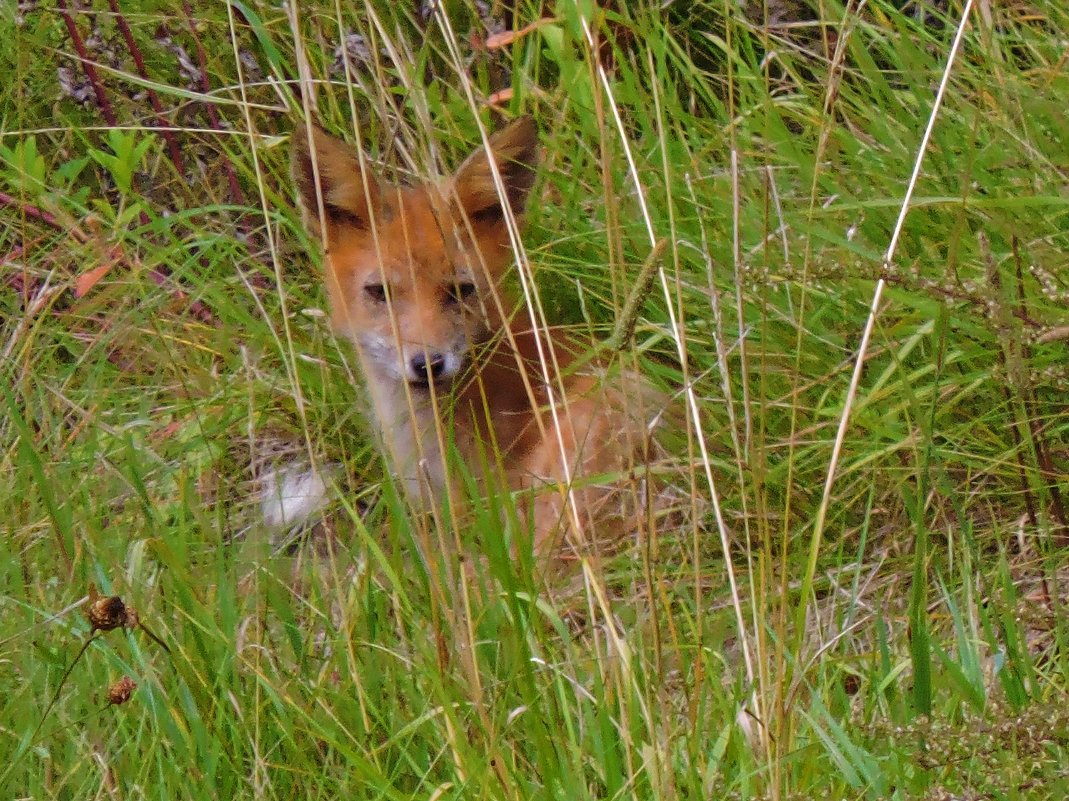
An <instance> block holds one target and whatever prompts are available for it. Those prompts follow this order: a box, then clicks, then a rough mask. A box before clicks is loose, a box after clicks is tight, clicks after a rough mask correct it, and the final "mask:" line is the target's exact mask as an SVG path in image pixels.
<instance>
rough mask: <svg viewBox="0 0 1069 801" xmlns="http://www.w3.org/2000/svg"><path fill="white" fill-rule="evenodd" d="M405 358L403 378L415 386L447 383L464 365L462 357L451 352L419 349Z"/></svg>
mask: <svg viewBox="0 0 1069 801" xmlns="http://www.w3.org/2000/svg"><path fill="white" fill-rule="evenodd" d="M406 350H407V349H406ZM405 356H406V358H405V377H406V378H407V379H408V382H409V383H410V384H415V385H417V386H430V385H431V384H438V383H445V382H448V381H450V380H452V379H453V378H455V377H456V375H457V373H459V372H460V368H461V366H462V365H463V363H464V359H463V357H462V355H461V354H459V353H457V352H455V351H452V350H448V351H436V350H428V349H420V350H417V351H416V352H415V353H412V354H411V355H409V354H407V353H406V354H405Z"/></svg>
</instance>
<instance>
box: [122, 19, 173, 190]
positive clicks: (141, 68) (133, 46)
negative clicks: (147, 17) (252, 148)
mask: <svg viewBox="0 0 1069 801" xmlns="http://www.w3.org/2000/svg"><path fill="white" fill-rule="evenodd" d="M108 6H110V7H111V11H112V13H113V14H114V15H115V24H117V25H118V26H119V31H120V32H121V33H122V38H123V39H124V40H125V41H126V47H127V48H128V49H129V51H130V55H131V56H132V57H133V59H134V64H135V66H136V67H137V74H138V75H140V76H141V77H142V78H144V79H145V80H148V69H147V68H146V67H145V58H144V56H143V55H142V54H141V48H140V47H138V46H137V41H136V40H135V39H134V33H133V31H131V30H130V26H129V24H127V22H126V17H124V16H123V14H122V11H121V10H120V9H119V0H108ZM148 100H149V103H151V104H152V110H153V111H155V112H156V124H157V126H159V128H160V136H162V137H163V139H164V141H165V142H166V143H167V152H168V153H170V154H171V162H172V163H173V164H174V166H175V169H176V170H178V173H179V175H184V174H185V166H184V162H183V160H182V151H181V150H180V149H179V148H178V140H177V139H175V135H174V131H171V130H168V128H169V127H170V124H169V123H168V121H167V118H166V116H165V115H164V110H163V103H162V102H160V96H159V95H158V94H156V90H155V89H149V90H148Z"/></svg>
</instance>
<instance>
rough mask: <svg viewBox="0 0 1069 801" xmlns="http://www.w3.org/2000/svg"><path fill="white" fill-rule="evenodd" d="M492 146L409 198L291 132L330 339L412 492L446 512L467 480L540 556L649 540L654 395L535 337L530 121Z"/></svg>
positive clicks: (302, 131)
mask: <svg viewBox="0 0 1069 801" xmlns="http://www.w3.org/2000/svg"><path fill="white" fill-rule="evenodd" d="M484 142H485V144H484V146H483V147H479V148H476V149H475V150H474V152H472V153H471V154H470V155H469V156H468V157H467V158H466V159H465V160H464V161H463V162H462V163H461V164H460V166H459V167H458V168H457V169H456V170H455V172H453V173H452V174H451V175H449V176H448V177H446V178H444V179H440V180H436V181H427V182H421V183H416V184H413V185H397V184H394V183H391V182H389V181H387V180H385V179H384V178H382V177H380V176H379V175H377V174H375V171H374V170H372V169H371V168H370V167H369V166H368V165H369V164H370V163H371V161H370V159H369V158H367V157H364V158H361V155H360V153H359V152H358V151H357V150H355V149H354V148H351V147H350V146H349V145H348V144H347V143H346V142H345V141H344V140H342V139H340V138H337V137H335V136H333V135H331V134H328V133H327V132H326V131H325V130H324V129H323V128H322V127H321V126H320V125H319V124H318V123H316V122H310V123H308V124H307V125H305V124H300V125H298V126H297V129H296V130H295V133H294V137H293V144H292V154H291V162H292V176H293V181H294V183H295V185H296V193H297V197H298V201H299V206H300V209H301V212H302V218H303V222H304V226H305V228H306V230H307V233H308V235H309V237H310V239H312V240H319V241H320V242H321V243H322V247H323V262H324V274H325V283H326V294H327V296H328V299H329V306H330V318H331V321H332V325H333V327H334V329H335V331H336V332H337V333H338V334H339V335H340V336H341V337H343V338H345V339H348V340H350V341H351V342H352V344H353V346H354V347H355V352H356V355H357V360H358V363H359V366H360V372H361V373H362V377H363V383H364V387H365V390H366V394H367V396H368V399H369V400H370V404H369V406H370V409H369V416H370V419H371V422H372V423H373V429H374V431H375V433H376V436H377V438H378V444H379V447H380V449H381V450H382V452H383V455H384V456H385V458H386V460H387V464H388V466H389V469H390V470H391V472H392V473H393V474H394V475H395V476H396V477H397V478H398V479H399V480H400V483H401V485H402V487H403V489H404V494H405V495H406V496H407V497H408V498H409V500H410V501H411V502H412V503H413V504H414V505H415V506H416V507H417V508H420V509H424V510H427V509H434V508H436V507H438V506H440V505H441V504H442V502H443V501H444V500H445V499H446V498H451V499H453V500H454V501H455V496H457V495H458V494H459V493H460V492H461V489H462V487H463V486H464V481H465V473H466V474H467V476H470V477H475V478H476V480H477V481H478V483H479V484H480V485H481V486H482V487H484V488H485V489H487V491H491V490H492V489H493V488H495V487H496V488H500V489H504V490H507V491H508V492H510V493H515V497H516V498H517V499H518V500H517V504H516V508H517V509H518V510H520V511H521V513H522V518H521V519H522V522H523V523H524V524H525V525H527V526H529V528H528V532H529V533H530V535H531V538H532V544H533V549H534V552H535V553H536V554H538V555H540V556H551V555H554V554H556V555H560V556H563V555H564V554H565V553H567V552H569V551H573V552H582V551H583V550H584V549H589V548H592V547H594V545H595V544H596V543H597V542H599V541H607V540H609V539H613V538H616V539H619V538H620V536H621V532H623V531H626V530H628V529H631V528H633V527H634V526H636V525H640V524H641V521H640V520H639V518H641V516H642V508H643V502H642V496H643V493H642V491H641V487H642V475H643V474H642V470H643V468H644V466H646V465H648V463H649V461H650V459H651V456H652V454H653V453H654V452H655V447H654V444H653V443H654V439H653V437H652V432H653V430H654V429H655V428H656V418H657V406H658V402H659V400H658V399H659V394H658V393H657V392H656V391H655V390H653V388H652V386H651V385H650V384H649V383H648V382H647V381H646V380H645V379H643V378H642V377H640V376H639V375H637V374H636V373H635V372H632V371H627V370H624V369H617V370H616V371H615V372H614V371H613V370H611V369H609V367H607V366H606V365H605V364H604V363H603V362H604V359H598V358H590V357H589V355H588V354H589V353H590V345H589V343H583V342H582V341H580V339H578V338H576V337H574V336H573V335H571V334H570V333H569V331H568V330H567V329H565V328H560V327H547V326H542V325H537V324H536V318H535V317H534V316H533V315H532V314H531V308H530V307H529V305H528V304H527V303H526V302H524V300H523V299H522V298H520V299H517V298H516V297H515V295H516V294H520V295H522V294H523V293H513V292H510V282H509V280H508V278H509V271H510V268H511V267H512V265H513V262H514V261H515V255H516V247H515V245H514V242H513V237H514V236H516V235H517V234H519V233H522V231H523V229H524V225H523V223H524V221H525V211H526V209H527V205H528V201H529V199H530V196H531V192H532V188H533V186H534V184H535V181H536V177H537V172H538V167H539V142H538V130H537V126H536V124H535V122H534V120H533V118H532V117H530V116H523V117H519V118H517V119H515V120H514V121H513V122H511V123H510V124H507V125H506V126H505V127H503V128H502V129H501V130H499V131H497V132H496V133H494V134H491V135H490V136H489V137H488V138H487V139H486V140H484ZM457 462H459V469H458V467H457V466H456V465H457ZM450 465H454V467H452V468H451V466H450ZM636 476H637V477H638V478H636Z"/></svg>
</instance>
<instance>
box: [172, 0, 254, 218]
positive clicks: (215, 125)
mask: <svg viewBox="0 0 1069 801" xmlns="http://www.w3.org/2000/svg"><path fill="white" fill-rule="evenodd" d="M182 13H183V14H185V17H186V25H187V27H188V28H189V33H190V35H192V37H193V44H194V45H196V48H197V68H198V69H199V70H200V90H201V92H203V93H204V94H208V93H209V92H210V91H211V88H212V87H211V84H210V83H208V57H207V55H206V54H205V53H204V46H203V45H202V44H201V43H200V37H199V36H197V26H196V25H195V24H194V22H193V9H192V7H191V6H190V5H189V0H182ZM205 109H206V110H207V112H208V122H210V123H211V126H212V129H213V130H216V131H221V130H223V126H222V124H220V122H219V113H218V112H217V111H216V110H215V106H213V105H212V104H211V103H207V104H205ZM223 169H224V170H225V171H226V180H227V184H228V185H229V187H230V199H231V200H232V201H233V202H234V203H235V204H236V205H239V206H240V205H243V204H244V203H245V193H244V192H242V191H241V185H240V184H239V183H238V176H237V175H236V174H235V172H234V167H233V166H232V165H231V164H230V162H229V161H224V162H223Z"/></svg>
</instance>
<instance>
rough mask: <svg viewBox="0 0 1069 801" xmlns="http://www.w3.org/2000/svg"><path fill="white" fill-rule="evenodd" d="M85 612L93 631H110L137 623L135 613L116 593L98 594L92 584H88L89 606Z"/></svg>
mask: <svg viewBox="0 0 1069 801" xmlns="http://www.w3.org/2000/svg"><path fill="white" fill-rule="evenodd" d="M85 614H86V617H88V618H89V624H90V625H91V626H92V627H93V630H94V631H111V630H113V629H118V628H122V627H123V626H131V625H134V626H136V625H137V615H136V613H134V611H133V609H131V608H130V607H128V606H127V605H126V604H124V603H123V600H122V598H120V597H119V596H118V595H107V596H104V595H100V594H98V593H97V589H96V586H95V585H92V584H90V585H89V606H88V607H87V609H86V612H85ZM131 617H132V620H133V622H131Z"/></svg>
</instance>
